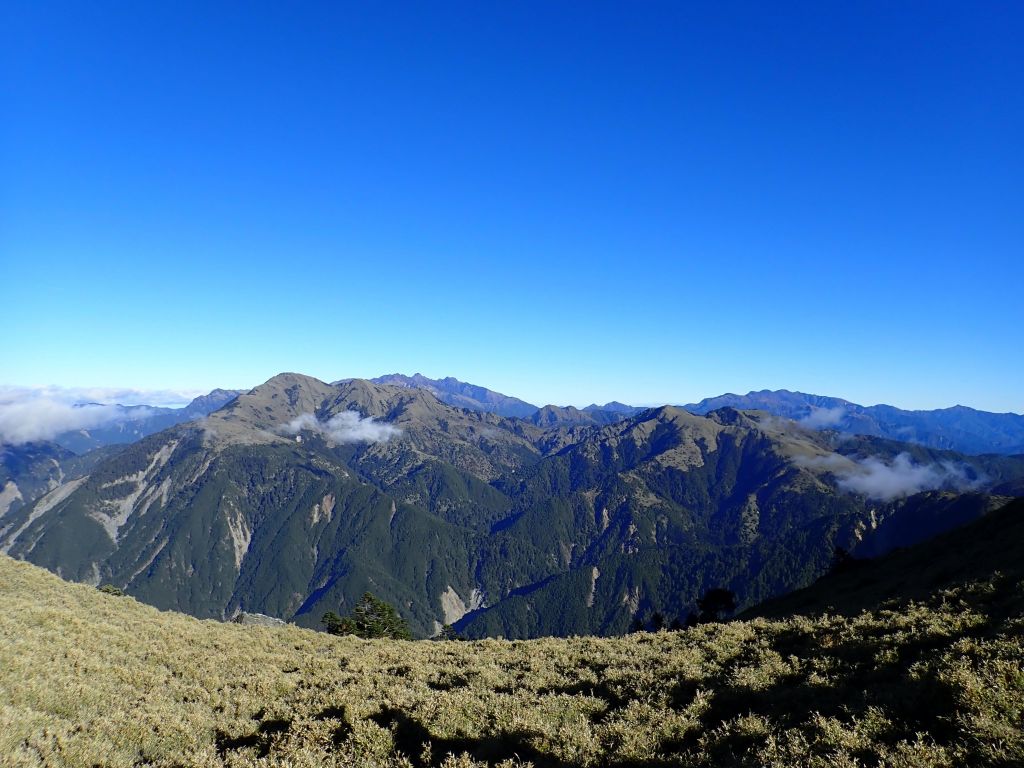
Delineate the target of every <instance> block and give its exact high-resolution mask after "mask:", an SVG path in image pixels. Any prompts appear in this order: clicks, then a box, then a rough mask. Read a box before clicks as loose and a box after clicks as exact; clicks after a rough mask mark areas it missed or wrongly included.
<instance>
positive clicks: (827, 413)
mask: <svg viewBox="0 0 1024 768" xmlns="http://www.w3.org/2000/svg"><path fill="white" fill-rule="evenodd" d="M845 416H846V409H845V408H843V406H841V405H837V406H836V407H835V408H818V407H816V406H813V405H812V406H811V412H810V413H809V414H807V415H806V416H804V417H803V418H802V419H800V424H802V425H803V426H805V427H808V428H809V429H825V428H826V427H836V426H839V424H840V423H842V421H843V418H845Z"/></svg>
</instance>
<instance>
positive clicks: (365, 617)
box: [320, 592, 412, 640]
mask: <svg viewBox="0 0 1024 768" xmlns="http://www.w3.org/2000/svg"><path fill="white" fill-rule="evenodd" d="M320 622H321V623H322V624H323V625H324V627H325V628H326V630H327V631H328V632H329V633H330V634H332V635H355V636H356V637H362V638H367V639H370V638H376V637H386V638H390V639H392V640H411V639H412V633H411V632H410V631H409V626H408V624H406V623H405V620H404V619H403V618H402V617H401V616H399V615H398V611H396V610H395V608H394V606H393V605H391V604H389V603H386V602H384V601H383V600H381V599H380V598H378V597H377V596H375V595H374V594H372V593H371V592H366V593H365V594H364V595H363V596H362V598H361V599H360V600H359V602H358V603H356V606H355V608H353V609H352V612H351V613H350V614H349V615H348V616H339V615H338V614H336V613H335V612H334V611H328V612H327V613H325V614H324V615H323V618H321V619H320Z"/></svg>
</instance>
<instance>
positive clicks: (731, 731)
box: [0, 539, 1024, 766]
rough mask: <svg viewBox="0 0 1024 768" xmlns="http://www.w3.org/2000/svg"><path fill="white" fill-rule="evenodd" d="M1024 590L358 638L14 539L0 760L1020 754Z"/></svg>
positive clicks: (811, 760)
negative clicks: (39, 560) (106, 576)
mask: <svg viewBox="0 0 1024 768" xmlns="http://www.w3.org/2000/svg"><path fill="white" fill-rule="evenodd" d="M1019 541H1020V540H1019V539H1018V542H1019ZM1019 546H1020V544H1019V543H1018V547H1019ZM1022 595H1024V583H1022V582H1021V574H1020V573H1019V572H1016V573H1012V574H1011V573H1002V574H1000V573H996V574H992V573H989V574H988V575H987V576H986V577H985V578H981V579H978V580H976V581H973V582H967V583H963V584H960V585H954V586H951V587H949V588H947V589H944V590H940V591H937V592H935V593H934V594H933V595H932V596H931V597H929V598H928V600H926V601H922V602H915V603H907V604H902V605H893V606H891V607H890V608H886V609H878V610H873V611H867V612H863V613H860V614H858V615H856V616H854V617H846V618H844V617H840V616H836V615H831V616H824V617H818V618H814V619H808V618H800V617H792V618H787V619H782V620H769V619H764V618H759V619H755V620H751V621H736V622H732V623H728V624H710V625H703V626H700V627H696V628H694V629H691V630H688V631H686V632H659V633H651V634H646V633H644V634H637V635H631V636H628V637H625V638H604V639H596V638H575V639H547V640H532V641H499V640H484V641H479V642H430V641H420V642H398V641H363V640H358V639H354V638H336V637H331V636H327V635H324V634H318V633H314V632H311V631H308V630H302V629H298V628H294V627H288V628H280V629H278V628H263V627H250V626H241V625H231V624H220V623H217V622H214V621H199V620H196V619H193V618H189V617H186V616H183V615H179V614H173V613H161V612H159V611H157V610H156V609H154V608H151V607H148V606H145V605H142V604H140V603H137V602H135V601H134V600H133V599H131V598H124V597H115V596H108V595H104V594H101V593H100V592H98V591H97V590H95V589H93V588H90V587H87V586H84V585H77V584H69V583H65V582H63V581H61V580H59V579H58V578H57V577H55V576H53V575H51V574H49V573H48V572H46V571H44V570H42V569H40V568H37V567H35V566H32V565H29V564H26V563H22V562H17V561H14V560H11V559H9V558H6V557H0V607H2V610H0V764H3V765H13V766H36V765H41V764H42V765H70V766H94V765H96V766H132V765H161V766H164V765H166V766H193V765H199V766H219V765H237V766H246V765H282V766H283V765H288V766H319V765H360V766H363V765H380V766H410V765H412V766H427V765H446V766H473V765H485V764H490V765H496V764H504V765H508V766H513V765H521V764H526V763H532V764H533V765H535V766H659V765H683V766H720V765H752V766H753V765H770V766H792V765H802V766H815V765H820V766H826V765H827V766H855V765H857V766H864V765H889V766H919V765H920V766H959V765H971V766H996V765H1003V766H1009V765H1021V764H1024V729H1022V727H1021V726H1022V715H1024V712H1022V708H1024V672H1022V662H1024V619H1022Z"/></svg>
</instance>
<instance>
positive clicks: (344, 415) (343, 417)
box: [281, 411, 402, 443]
mask: <svg viewBox="0 0 1024 768" xmlns="http://www.w3.org/2000/svg"><path fill="white" fill-rule="evenodd" d="M303 430H309V431H310V432H316V433H317V434H321V435H323V436H324V437H326V438H328V439H330V440H333V441H334V442H336V443H386V442H387V441H388V440H390V439H391V438H392V437H397V436H398V435H400V434H402V430H400V429H399V428H398V427H396V426H394V425H392V424H386V423H384V422H381V421H375V420H374V419H373V417H372V416H367V417H366V418H365V419H364V418H362V417H361V416H360V415H359V414H358V413H356V412H355V411H342V412H341V413H337V414H335V415H334V416H332V417H331V418H330V419H328V420H327V421H320V419H318V418H317V417H316V416H314V415H313V414H312V413H303V414H302V415H300V416H297V417H295V418H294V419H292V420H291V421H290V422H288V423H287V424H286V425H285V426H284V427H282V428H281V431H282V432H284V433H285V434H287V435H297V434H299V433H300V432H302V431H303Z"/></svg>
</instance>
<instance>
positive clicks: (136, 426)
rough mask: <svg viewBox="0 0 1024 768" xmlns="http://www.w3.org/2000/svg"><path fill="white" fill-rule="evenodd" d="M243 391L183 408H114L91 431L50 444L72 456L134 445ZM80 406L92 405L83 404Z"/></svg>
mask: <svg viewBox="0 0 1024 768" xmlns="http://www.w3.org/2000/svg"><path fill="white" fill-rule="evenodd" d="M241 392H242V390H236V389H215V390H213V391H212V392H210V393H209V394H206V395H201V396H199V397H197V398H195V399H194V400H193V401H192V402H190V403H189V404H188V405H186V406H184V407H183V408H161V407H155V406H151V405H114V406H111V408H112V410H113V413H112V414H111V415H110V417H109V418H108V419H105V420H104V422H103V424H102V425H100V426H97V427H92V428H90V429H77V430H71V431H69V432H63V433H61V434H59V435H57V436H56V437H55V438H54V439H53V442H54V443H56V444H57V445H59V446H61V447H62V448H66V449H67V450H69V451H73V452H74V453H78V454H82V453H86V452H88V451H91V450H95V449H96V448H102V447H104V446H108V445H123V444H127V443H134V442H135V441H137V440H141V439H142V438H143V437H146V436H147V435H152V434H154V433H156V432H159V431H161V430H164V429H167V428H168V427H173V426H174V425H175V424H181V423H183V422H186V421H192V420H193V419H198V418H201V417H203V416H206V415H207V414H209V413H213V412H214V411H216V410H217V409H218V408H220V407H222V406H224V405H226V404H227V403H229V402H231V401H232V400H233V399H235V398H236V397H238V395H239V394H240V393H241ZM82 405H83V406H87V405H95V404H93V403H82Z"/></svg>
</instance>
